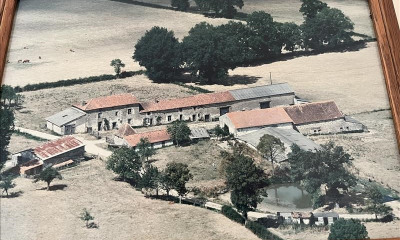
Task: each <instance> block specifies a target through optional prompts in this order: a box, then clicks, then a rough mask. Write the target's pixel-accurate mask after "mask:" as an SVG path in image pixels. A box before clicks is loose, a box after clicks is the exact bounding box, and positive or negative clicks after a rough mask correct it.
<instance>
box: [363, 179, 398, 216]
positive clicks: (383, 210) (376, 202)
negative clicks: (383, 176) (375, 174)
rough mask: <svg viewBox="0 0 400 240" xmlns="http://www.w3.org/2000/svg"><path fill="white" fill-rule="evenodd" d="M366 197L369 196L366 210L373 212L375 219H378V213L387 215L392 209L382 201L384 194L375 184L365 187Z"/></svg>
mask: <svg viewBox="0 0 400 240" xmlns="http://www.w3.org/2000/svg"><path fill="white" fill-rule="evenodd" d="M367 197H368V198H369V204H368V206H367V209H366V210H367V211H370V212H372V213H374V214H375V219H378V214H384V215H387V214H390V213H391V211H392V210H393V209H392V208H391V207H389V206H386V205H385V204H384V203H383V198H384V195H383V194H382V193H381V192H380V191H379V188H378V187H377V186H376V185H372V186H370V187H369V188H368V189H367Z"/></svg>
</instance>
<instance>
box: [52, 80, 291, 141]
mask: <svg viewBox="0 0 400 240" xmlns="http://www.w3.org/2000/svg"><path fill="white" fill-rule="evenodd" d="M294 102H295V93H294V91H293V90H292V89H291V88H290V86H289V85H288V84H287V83H281V84H273V85H264V86H259V87H252V88H245V89H237V90H231V91H225V92H219V93H209V94H198V95H194V96H190V97H185V98H176V99H168V100H160V101H153V102H140V101H139V100H138V99H137V98H136V97H135V96H133V95H132V94H130V93H128V94H120V95H112V96H106V97H100V98H95V99H91V100H89V101H87V102H83V103H81V104H79V105H73V106H71V107H70V108H68V109H66V110H64V111H61V112H59V113H57V114H55V115H53V116H50V117H48V118H46V121H47V128H48V129H50V130H52V131H54V132H56V133H58V134H61V135H68V134H73V133H85V132H92V131H103V130H110V129H118V128H120V126H122V125H123V124H129V125H131V126H151V125H160V124H168V123H170V122H173V121H175V120H183V121H193V122H195V121H206V122H207V121H217V120H218V119H219V117H220V116H222V115H225V114H226V113H229V112H236V111H246V110H252V109H266V108H272V107H277V106H288V105H293V104H294Z"/></svg>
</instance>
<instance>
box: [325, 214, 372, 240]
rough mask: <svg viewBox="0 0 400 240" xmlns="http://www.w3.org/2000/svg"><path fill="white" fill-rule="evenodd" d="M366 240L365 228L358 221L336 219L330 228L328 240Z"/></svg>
mask: <svg viewBox="0 0 400 240" xmlns="http://www.w3.org/2000/svg"><path fill="white" fill-rule="evenodd" d="M350 239H368V232H367V228H366V227H365V226H364V225H363V224H361V222H360V220H355V219H342V218H340V219H338V220H337V221H335V222H334V223H333V224H332V225H331V227H330V233H329V237H328V240H350Z"/></svg>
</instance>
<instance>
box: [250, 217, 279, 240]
mask: <svg viewBox="0 0 400 240" xmlns="http://www.w3.org/2000/svg"><path fill="white" fill-rule="evenodd" d="M246 228H247V229H249V230H250V231H252V232H253V233H254V234H255V235H257V236H258V237H259V238H261V239H263V240H283V239H282V238H280V237H278V236H276V235H275V234H273V233H272V232H270V231H269V230H268V229H267V228H265V227H264V226H262V225H261V224H259V223H256V222H251V221H247V223H246Z"/></svg>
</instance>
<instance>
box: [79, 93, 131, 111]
mask: <svg viewBox="0 0 400 240" xmlns="http://www.w3.org/2000/svg"><path fill="white" fill-rule="evenodd" d="M136 103H139V100H138V99H137V98H136V97H135V96H133V95H132V94H130V93H125V94H118V95H111V96H106V97H99V98H93V99H90V100H89V101H88V102H87V103H86V104H85V105H83V106H82V105H74V107H76V108H79V109H81V110H83V111H90V110H96V109H103V108H110V107H120V106H127V105H132V104H136Z"/></svg>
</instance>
